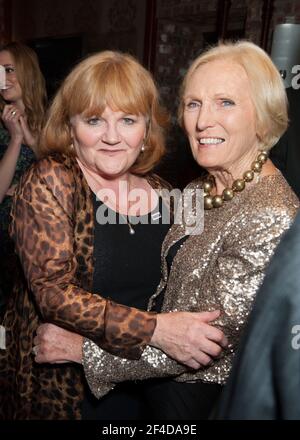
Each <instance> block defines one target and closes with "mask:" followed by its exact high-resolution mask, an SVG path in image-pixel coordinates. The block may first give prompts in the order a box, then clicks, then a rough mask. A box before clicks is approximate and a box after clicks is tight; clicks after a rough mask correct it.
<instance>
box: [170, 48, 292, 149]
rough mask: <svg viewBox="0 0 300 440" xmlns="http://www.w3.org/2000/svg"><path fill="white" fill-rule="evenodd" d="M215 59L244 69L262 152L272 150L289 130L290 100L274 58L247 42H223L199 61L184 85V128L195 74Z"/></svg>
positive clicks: (180, 113) (185, 78)
mask: <svg viewBox="0 0 300 440" xmlns="http://www.w3.org/2000/svg"><path fill="white" fill-rule="evenodd" d="M216 60H222V61H223V60H225V61H227V60H228V61H231V62H235V63H237V64H239V65H240V66H241V67H243V69H244V70H245V72H246V74H247V77H248V80H249V83H250V89H251V98H252V102H253V105H254V108H255V113H256V130H257V136H258V139H259V141H260V145H259V149H261V150H263V149H264V150H269V149H270V148H272V147H273V146H274V145H275V144H276V143H277V142H278V140H279V138H280V137H281V136H282V135H283V133H284V132H285V130H286V129H287V126H288V112H287V106H288V103H287V97H286V93H285V88H284V84H283V81H282V78H281V76H280V74H279V72H278V70H277V68H276V66H275V65H274V63H273V62H272V60H271V58H270V57H269V56H268V55H267V54H266V52H265V51H264V50H262V49H261V48H260V47H258V46H256V45H255V44H253V43H250V42H248V41H237V42H235V43H232V42H227V43H221V44H219V45H218V46H215V47H212V48H210V49H208V50H207V51H206V52H204V53H203V54H201V55H200V56H199V57H198V58H196V60H195V61H194V62H193V63H192V65H191V66H190V67H189V69H188V71H187V73H186V75H185V77H184V80H183V83H182V86H181V91H180V104H179V109H178V120H179V123H180V124H181V126H183V108H184V107H183V97H184V93H185V89H186V86H187V84H188V82H189V81H190V79H191V77H192V75H193V74H194V72H195V71H196V70H197V69H198V68H199V67H200V66H202V65H203V64H207V63H210V62H212V61H216Z"/></svg>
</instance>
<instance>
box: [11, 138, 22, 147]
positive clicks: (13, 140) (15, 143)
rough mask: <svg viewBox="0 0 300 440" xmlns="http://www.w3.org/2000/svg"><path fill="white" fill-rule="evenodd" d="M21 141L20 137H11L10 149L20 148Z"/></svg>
mask: <svg viewBox="0 0 300 440" xmlns="http://www.w3.org/2000/svg"><path fill="white" fill-rule="evenodd" d="M22 141H23V136H22V135H13V136H11V138H10V142H9V146H12V147H21V145H22Z"/></svg>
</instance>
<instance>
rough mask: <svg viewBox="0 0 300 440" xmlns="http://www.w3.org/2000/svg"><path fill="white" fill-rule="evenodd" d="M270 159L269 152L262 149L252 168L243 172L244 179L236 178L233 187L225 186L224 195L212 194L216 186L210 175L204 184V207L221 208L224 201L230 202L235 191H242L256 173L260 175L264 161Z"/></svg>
mask: <svg viewBox="0 0 300 440" xmlns="http://www.w3.org/2000/svg"><path fill="white" fill-rule="evenodd" d="M267 159H268V153H267V152H266V151H261V152H260V153H259V155H258V156H257V158H256V160H255V161H254V162H253V163H252V165H251V170H248V171H246V172H245V173H244V174H243V177H242V179H236V180H235V181H234V182H233V184H232V187H231V188H225V189H224V190H223V192H222V195H218V194H217V195H215V196H211V195H210V193H211V190H212V189H213V187H214V178H213V177H212V176H209V177H208V179H207V180H206V181H205V182H204V184H203V190H204V209H212V208H220V206H222V205H223V203H224V202H228V201H230V200H232V199H233V197H234V195H235V193H237V192H241V191H243V190H244V189H245V187H246V183H249V182H251V181H252V180H253V179H254V175H255V173H256V174H257V175H258V174H259V173H260V172H261V170H262V166H263V164H264V163H266V161H267Z"/></svg>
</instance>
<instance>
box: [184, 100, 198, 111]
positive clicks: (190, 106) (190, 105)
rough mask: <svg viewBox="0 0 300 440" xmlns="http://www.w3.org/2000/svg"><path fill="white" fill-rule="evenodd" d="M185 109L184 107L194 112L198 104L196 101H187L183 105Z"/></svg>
mask: <svg viewBox="0 0 300 440" xmlns="http://www.w3.org/2000/svg"><path fill="white" fill-rule="evenodd" d="M185 107H186V108H187V109H188V110H194V109H196V108H198V107H200V102H198V101H189V102H187V103H186V104H185Z"/></svg>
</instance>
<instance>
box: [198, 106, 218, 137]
mask: <svg viewBox="0 0 300 440" xmlns="http://www.w3.org/2000/svg"><path fill="white" fill-rule="evenodd" d="M214 121H215V115H214V110H213V108H212V104H211V103H208V102H206V103H204V102H203V103H202V105H201V107H200V109H199V114H198V119H197V129H198V130H199V131H203V130H206V129H207V128H209V127H213V126H214Z"/></svg>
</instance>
